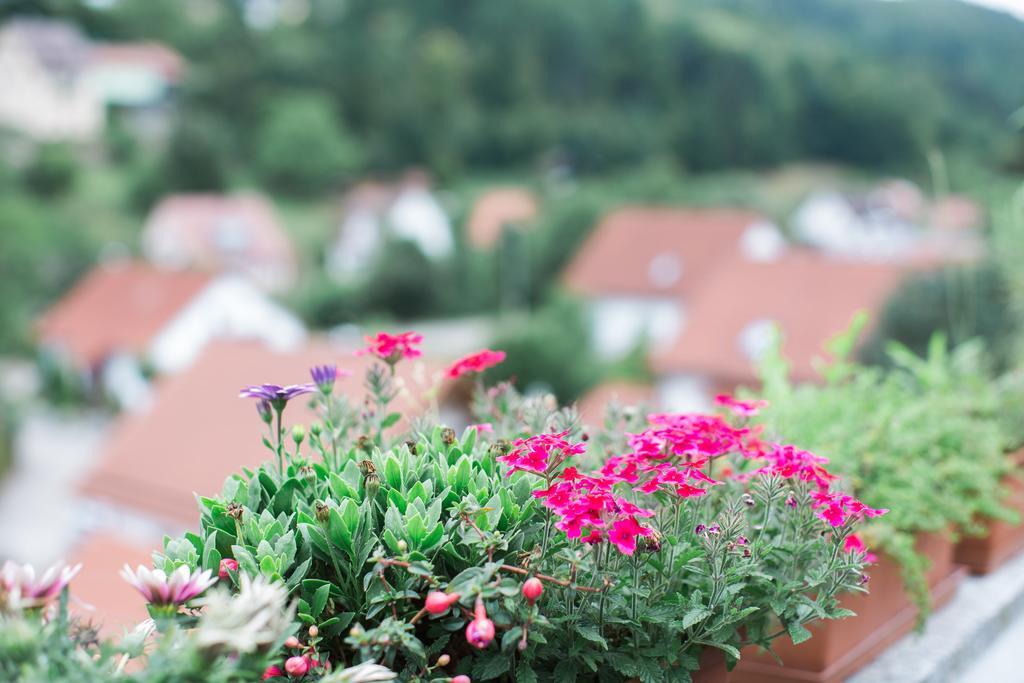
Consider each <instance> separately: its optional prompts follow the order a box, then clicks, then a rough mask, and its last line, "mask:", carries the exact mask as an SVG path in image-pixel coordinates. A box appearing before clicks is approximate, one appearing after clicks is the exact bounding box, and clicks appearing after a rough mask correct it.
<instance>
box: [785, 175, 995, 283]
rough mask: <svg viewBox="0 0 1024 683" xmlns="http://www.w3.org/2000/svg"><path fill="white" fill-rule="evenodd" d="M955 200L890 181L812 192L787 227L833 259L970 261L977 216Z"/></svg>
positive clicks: (978, 242)
mask: <svg viewBox="0 0 1024 683" xmlns="http://www.w3.org/2000/svg"><path fill="white" fill-rule="evenodd" d="M959 200H960V201H958V198H946V199H941V200H939V201H937V202H935V203H934V204H931V203H929V202H928V201H927V200H926V199H925V197H924V195H923V194H922V192H921V191H920V190H919V189H918V188H917V186H916V185H914V184H913V183H910V182H908V181H905V180H891V181H887V182H884V183H881V184H879V185H878V186H876V187H874V188H873V189H871V190H868V191H857V192H849V191H840V190H834V189H833V190H822V191H819V192H815V193H813V194H811V195H810V196H809V197H807V198H806V199H805V200H804V201H803V203H802V204H801V205H800V206H799V207H797V209H796V211H795V212H794V214H793V216H792V219H791V221H790V223H791V227H792V229H793V235H794V237H795V238H796V239H797V240H798V241H800V242H801V243H802V244H805V245H807V246H811V247H814V248H816V249H819V250H821V251H823V252H825V253H826V254H829V255H830V256H834V257H837V258H843V259H851V260H859V261H874V262H886V261H889V262H902V263H910V262H915V261H916V262H929V263H956V262H965V261H972V260H975V259H977V258H978V257H979V256H980V254H981V252H982V247H983V242H982V238H981V235H980V233H979V232H978V228H979V227H980V223H981V213H980V211H979V210H978V209H977V206H976V205H974V206H973V207H971V206H970V205H971V204H972V203H971V202H970V201H969V200H963V198H959ZM972 209H973V210H972Z"/></svg>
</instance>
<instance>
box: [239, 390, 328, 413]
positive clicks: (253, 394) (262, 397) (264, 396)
mask: <svg viewBox="0 0 1024 683" xmlns="http://www.w3.org/2000/svg"><path fill="white" fill-rule="evenodd" d="M314 391H316V386H314V385H312V384H289V385H287V386H281V385H280V384H259V385H255V386H251V387H245V388H244V389H242V391H241V392H240V393H239V394H238V397H239V398H255V399H257V400H259V401H266V402H267V403H269V404H270V405H271V407H272V408H273V409H274V410H275V411H277V412H281V411H282V410H284V407H285V406H286V405H288V401H290V400H292V399H293V398H295V397H296V396H302V395H303V394H311V393H313V392H314Z"/></svg>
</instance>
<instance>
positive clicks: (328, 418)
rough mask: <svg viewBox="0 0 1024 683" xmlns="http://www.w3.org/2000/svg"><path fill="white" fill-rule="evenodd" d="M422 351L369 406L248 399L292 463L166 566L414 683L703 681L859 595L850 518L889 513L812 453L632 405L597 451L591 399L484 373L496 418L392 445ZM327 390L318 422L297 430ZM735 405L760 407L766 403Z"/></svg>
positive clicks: (324, 387)
mask: <svg viewBox="0 0 1024 683" xmlns="http://www.w3.org/2000/svg"><path fill="white" fill-rule="evenodd" d="M418 341H419V338H418V336H416V335H411V334H409V335H400V336H398V337H392V336H389V335H380V336H378V337H377V338H375V339H374V340H373V341H372V345H371V347H370V348H369V349H368V352H371V353H374V354H375V355H377V356H378V357H379V358H380V359H381V360H382V362H381V363H379V364H378V365H376V366H375V367H374V368H373V369H372V370H371V371H370V372H369V374H368V375H367V377H366V389H367V393H368V395H369V397H370V398H369V399H368V400H367V401H366V402H365V403H364V404H362V405H359V406H354V405H352V404H350V403H348V401H347V400H346V399H345V398H344V397H343V396H339V395H338V394H336V393H335V392H334V391H333V387H334V383H335V381H336V380H335V377H336V376H337V371H336V369H335V368H334V367H333V366H326V367H322V368H315V369H314V370H313V378H314V381H315V387H316V388H315V389H314V385H313V384H311V385H293V386H287V387H279V386H276V385H259V386H254V387H250V388H248V389H246V390H245V391H244V392H243V395H244V396H249V397H252V398H255V399H257V401H258V408H259V411H258V412H259V414H260V415H261V416H262V417H263V418H264V421H265V422H266V423H267V425H268V427H269V432H270V433H269V437H268V438H266V439H265V440H264V443H265V445H266V446H267V447H268V448H269V449H270V450H271V451H273V453H274V460H273V461H272V462H270V463H268V464H266V465H264V466H262V467H260V468H258V469H256V470H254V471H247V472H245V473H243V474H241V475H236V476H232V477H230V478H229V479H228V480H227V482H226V483H225V487H224V489H223V491H222V492H221V493H220V494H219V495H217V496H214V497H203V498H201V499H200V504H201V513H202V514H201V526H200V529H199V531H198V532H197V533H188V534H186V535H185V537H184V538H179V539H168V540H167V541H166V543H165V548H164V550H163V552H162V553H158V554H157V555H156V561H157V566H158V568H160V569H162V570H164V571H165V572H167V573H171V572H173V571H175V570H180V568H182V567H185V568H187V570H188V571H199V570H201V569H203V568H205V569H206V570H208V571H216V570H217V568H223V567H225V566H226V567H228V576H229V577H230V578H231V580H232V581H235V580H236V579H237V577H238V576H242V575H251V576H255V575H261V576H264V577H266V578H269V579H272V580H275V581H283V582H285V584H286V585H287V586H288V588H289V590H290V591H292V593H293V594H294V595H295V596H296V597H297V598H298V618H299V620H300V621H301V622H303V624H304V626H306V627H309V628H310V629H311V630H310V631H309V632H310V633H312V634H314V635H313V636H311V637H310V639H308V642H306V643H305V644H304V645H302V647H314V648H315V650H316V652H317V660H318V661H319V662H320V663H321V665H322V666H320V667H315V669H316V670H315V671H311V675H312V674H313V673H320V672H322V671H323V670H324V669H325V667H326V663H327V662H332V663H333V664H334V665H335V666H337V665H340V664H350V663H354V662H358V661H365V660H375V661H377V662H380V663H383V664H385V665H387V666H388V667H390V668H392V669H393V670H395V671H396V672H399V676H400V677H401V679H402V680H409V681H417V680H420V681H426V680H446V679H447V677H449V676H453V675H469V676H471V677H472V679H473V680H475V681H484V680H499V679H500V680H520V681H522V680H527V681H532V680H541V681H561V680H572V679H574V678H578V679H581V680H598V679H600V680H602V681H614V680H620V681H621V680H625V679H627V678H631V677H637V678H639V679H640V680H643V681H663V680H679V681H687V680H689V678H690V672H691V671H692V670H694V669H696V668H697V667H698V656H699V655H700V653H701V650H702V648H715V649H719V650H722V651H724V652H725V654H726V656H727V657H728V658H729V659H730V660H735V659H736V658H737V657H738V656H739V647H741V646H742V645H744V644H747V643H750V642H757V643H761V644H764V645H767V644H769V643H770V641H771V640H772V639H773V638H775V637H778V636H780V635H786V636H787V637H790V638H792V639H793V640H794V641H796V642H800V641H802V640H805V639H806V638H808V637H810V632H809V631H807V629H806V628H805V624H807V623H809V622H810V621H813V620H814V619H818V618H840V617H843V616H846V615H848V612H846V611H844V610H843V609H841V608H840V607H839V606H838V601H837V596H838V595H839V594H840V593H842V592H843V591H850V590H862V584H863V581H864V577H863V576H862V573H861V571H862V567H863V565H864V562H865V558H866V554H865V549H864V546H863V543H862V542H861V541H860V539H859V538H858V537H856V536H854V535H853V534H852V532H853V528H854V526H855V525H856V524H857V523H858V522H859V521H860V520H861V519H862V518H864V517H865V516H877V515H879V514H881V513H882V512H883V511H879V510H872V509H870V508H867V507H865V506H863V505H861V504H860V503H859V502H857V501H856V500H854V499H852V498H850V497H849V496H847V495H845V494H843V493H842V492H841V491H839V490H837V489H836V486H837V482H835V481H834V480H833V478H832V477H831V476H830V475H828V473H827V472H826V471H825V470H824V468H822V467H821V465H820V463H819V461H818V459H817V458H816V457H815V456H813V455H811V454H810V453H807V452H805V451H800V450H798V449H795V448H793V447H790V446H783V445H778V444H769V443H765V442H762V441H760V440H758V439H756V438H754V436H753V434H752V432H750V430H748V429H747V428H745V427H743V426H742V425H731V424H730V423H729V422H728V421H726V420H725V419H724V418H723V417H721V416H701V415H661V416H652V417H651V418H650V421H649V422H647V421H646V420H644V419H643V418H640V417H637V416H635V415H634V416H632V417H631V418H630V419H628V420H627V421H626V422H625V423H620V424H610V425H609V427H610V430H609V431H608V432H607V433H604V434H601V435H596V436H595V438H594V439H592V440H591V441H592V442H593V444H594V447H593V448H592V449H589V452H588V447H587V446H588V443H587V442H586V441H585V440H581V439H586V437H584V436H583V435H582V434H581V432H580V431H579V427H578V425H577V417H576V415H575V413H574V411H572V410H568V409H558V408H557V404H556V403H555V401H554V399H553V398H552V397H550V396H543V395H541V396H537V397H535V398H524V397H522V396H521V395H520V394H518V392H516V391H515V390H514V389H513V388H512V387H511V386H509V385H507V384H501V385H498V386H496V387H493V388H491V389H486V390H485V389H483V388H482V386H481V387H480V390H479V392H478V393H477V396H476V400H475V410H476V412H477V417H478V419H480V420H487V422H481V424H478V425H475V426H473V427H470V428H469V429H467V430H466V431H465V433H464V434H463V435H462V436H461V437H457V436H456V434H455V433H454V431H452V430H451V429H447V428H444V427H442V426H438V425H436V422H435V421H436V417H431V416H430V415H429V414H428V415H426V416H424V417H421V418H416V419H413V420H411V421H409V422H406V423H405V425H406V428H407V429H408V430H409V433H408V435H405V434H401V435H396V436H390V434H391V433H392V432H393V431H395V429H396V428H397V427H398V426H399V423H400V421H402V420H403V416H402V415H401V414H400V413H398V412H392V409H391V407H390V404H391V402H392V400H393V399H394V397H395V396H396V395H397V393H398V391H399V390H398V388H397V387H398V385H397V384H396V383H395V379H394V377H393V372H394V366H395V364H397V363H399V362H402V360H401V359H402V358H403V357H407V356H415V355H416V354H417V353H418V351H417V349H416V344H417V343H418ZM503 359H504V354H503V353H497V352H490V351H484V352H481V353H480V354H477V355H474V356H470V357H468V358H466V359H463V360H462V361H460V362H459V363H458V364H456V365H454V366H453V367H452V369H451V371H450V373H449V375H450V376H452V377H453V378H457V377H459V376H462V375H466V374H476V373H479V372H482V371H484V370H486V369H487V368H488V367H490V366H493V365H494V364H495V363H498V362H500V361H501V360H503ZM310 392H312V393H313V394H314V396H315V397H314V400H313V403H314V404H315V405H316V407H317V411H318V413H319V415H320V420H319V421H318V422H316V423H314V424H311V425H309V427H308V429H307V428H305V427H303V426H301V425H295V426H294V427H293V428H292V429H291V430H288V429H286V427H285V424H284V421H283V417H284V414H285V412H286V406H287V404H288V402H289V401H297V400H302V399H301V398H300V397H301V396H302V395H304V394H308V393H310ZM727 405H729V406H730V407H731V408H732V409H733V410H735V411H736V412H737V413H739V414H740V415H741V416H743V417H741V418H738V419H740V420H741V421H742V420H745V419H746V416H749V415H751V414H753V413H754V412H756V409H757V407H758V406H757V405H755V404H746V403H742V402H736V403H732V402H727ZM406 419H408V417H406ZM399 431H400V432H404V431H405V430H399ZM587 472H589V473H587ZM225 563H227V564H225ZM463 632H464V634H463ZM300 640H302V641H306V640H307V639H306V637H305V636H304V635H302V634H300ZM492 641H493V644H492ZM439 677H440V678H439ZM311 680H312V679H311Z"/></svg>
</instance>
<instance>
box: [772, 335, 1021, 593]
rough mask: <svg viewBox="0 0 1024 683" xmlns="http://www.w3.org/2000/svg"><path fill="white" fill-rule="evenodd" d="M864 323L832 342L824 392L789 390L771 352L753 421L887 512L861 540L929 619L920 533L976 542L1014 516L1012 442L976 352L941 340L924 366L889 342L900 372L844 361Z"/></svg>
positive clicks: (779, 360)
mask: <svg viewBox="0 0 1024 683" xmlns="http://www.w3.org/2000/svg"><path fill="white" fill-rule="evenodd" d="M865 322H866V320H865V319H864V318H859V319H858V320H856V321H855V322H854V324H853V325H852V326H851V328H850V329H849V330H848V331H847V332H846V333H844V334H842V335H840V336H838V337H836V338H835V339H834V340H833V341H832V342H831V343H830V344H829V346H828V350H829V351H830V352H831V355H832V357H833V359H834V360H833V361H832V362H831V363H830V364H828V365H823V366H822V367H821V373H822V376H823V378H824V383H823V384H793V383H792V382H791V381H790V380H789V378H788V376H787V375H788V373H787V365H786V362H785V360H784V359H783V357H782V356H781V353H780V350H779V346H778V344H776V345H775V346H774V348H772V349H770V350H769V351H768V352H767V354H766V356H765V357H764V358H763V359H762V379H763V383H764V389H763V393H762V394H761V395H762V396H763V397H764V398H765V399H767V400H768V402H769V407H768V408H767V409H766V410H765V411H763V412H762V413H761V415H760V416H759V417H758V420H759V422H760V423H761V424H762V425H763V426H764V428H765V429H766V433H767V434H768V435H773V434H785V435H786V436H787V438H791V439H793V440H794V441H796V442H798V443H800V444H802V445H804V446H806V447H808V448H812V449H815V450H816V451H817V452H820V453H827V454H828V457H829V461H830V464H829V466H830V468H832V469H833V470H834V471H835V472H836V473H838V474H840V475H842V476H843V477H844V478H845V479H846V480H847V481H848V482H849V485H850V486H851V487H852V490H853V491H854V493H855V494H856V495H857V496H858V497H860V498H862V499H863V500H864V501H865V502H866V503H867V504H869V505H872V506H879V507H885V508H890V509H892V513H891V514H889V515H886V516H885V517H884V518H882V519H878V520H873V521H872V522H871V524H870V525H869V526H868V528H867V529H866V530H865V534H866V536H867V538H869V539H870V540H872V541H873V542H875V543H877V545H878V547H879V548H880V549H882V550H884V551H885V552H886V553H887V554H888V555H890V556H892V557H893V558H894V559H895V560H896V561H897V562H898V563H899V564H900V565H901V567H902V571H903V575H904V580H905V583H906V586H907V589H908V591H909V592H910V594H911V595H912V597H913V598H914V599H915V601H916V602H917V604H918V605H919V606H920V607H921V608H922V610H923V611H926V610H927V606H928V601H929V598H928V586H927V582H926V580H925V572H926V571H927V569H928V561H927V559H926V558H925V557H923V556H922V555H920V554H918V553H917V552H916V551H915V549H914V539H915V536H916V535H918V534H920V533H922V532H946V531H961V532H966V533H980V532H981V531H983V529H982V528H981V527H980V525H979V520H980V519H981V518H985V517H988V518H1002V519H1011V518H1012V514H1011V513H1010V512H1009V511H1008V510H1006V509H1004V507H1003V505H1002V504H1001V501H1002V499H1003V498H1004V497H1005V495H1006V490H1005V487H1004V486H1003V485H1002V483H1001V479H1002V478H1003V476H1004V475H1005V474H1006V473H1007V471H1008V469H1009V462H1008V460H1007V458H1006V457H1005V449H1006V447H1007V445H1008V440H1007V438H1006V433H1005V431H1004V430H1003V429H1002V428H1001V426H1000V423H999V420H998V417H997V408H998V407H999V401H998V398H997V395H996V393H995V391H994V390H993V384H992V382H991V379H990V376H989V375H988V374H987V373H986V372H985V358H984V354H983V353H982V350H981V348H980V346H979V345H978V344H972V343H965V344H961V345H960V346H959V347H958V348H957V349H955V350H954V351H952V352H951V351H949V349H948V348H947V345H946V342H945V340H944V338H943V337H941V336H940V335H937V336H935V337H933V339H932V341H931V343H930V345H929V348H928V353H927V356H926V357H924V358H920V357H918V356H915V355H914V354H913V353H911V352H910V351H908V350H907V349H905V348H904V347H901V346H898V345H891V346H890V348H889V358H890V361H891V363H892V365H893V366H894V370H893V371H891V372H885V371H883V370H881V369H878V368H871V367H865V366H862V365H859V364H857V363H855V362H852V361H850V360H849V358H850V353H851V351H852V349H853V347H854V345H855V342H856V340H857V338H858V336H859V333H860V331H861V329H862V328H863V326H864V324H865ZM951 501H956V504H950V502H951Z"/></svg>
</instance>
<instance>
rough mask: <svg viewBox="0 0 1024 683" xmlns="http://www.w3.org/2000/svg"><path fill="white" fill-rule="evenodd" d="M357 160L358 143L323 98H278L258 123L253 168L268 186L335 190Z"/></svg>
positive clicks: (295, 192)
mask: <svg viewBox="0 0 1024 683" xmlns="http://www.w3.org/2000/svg"><path fill="white" fill-rule="evenodd" d="M359 164H360V151H359V148H358V145H357V143H356V141H355V140H354V139H353V138H352V136H351V134H350V133H349V132H348V131H347V130H346V129H345V127H344V125H343V124H342V123H341V121H340V119H339V118H338V115H337V114H336V113H335V111H334V109H333V107H331V105H330V102H329V101H328V100H327V99H326V98H323V97H320V96H316V95H296V96H292V97H287V98H282V99H281V100H279V101H278V102H276V103H275V104H274V105H273V106H272V107H271V108H270V111H269V113H268V114H267V116H266V118H265V120H264V121H263V124H262V125H261V127H260V130H259V136H258V139H257V148H256V169H257V172H258V173H259V175H260V176H261V177H262V179H263V181H264V182H265V183H266V185H267V186H268V187H269V188H271V189H273V190H276V191H279V192H283V193H286V194H292V195H311V194H317V193H319V192H323V191H325V190H329V189H336V188H339V187H341V186H342V185H343V184H344V183H345V182H346V181H347V180H349V178H350V176H351V174H352V173H353V172H354V171H355V170H356V169H357V168H358V167H359Z"/></svg>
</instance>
